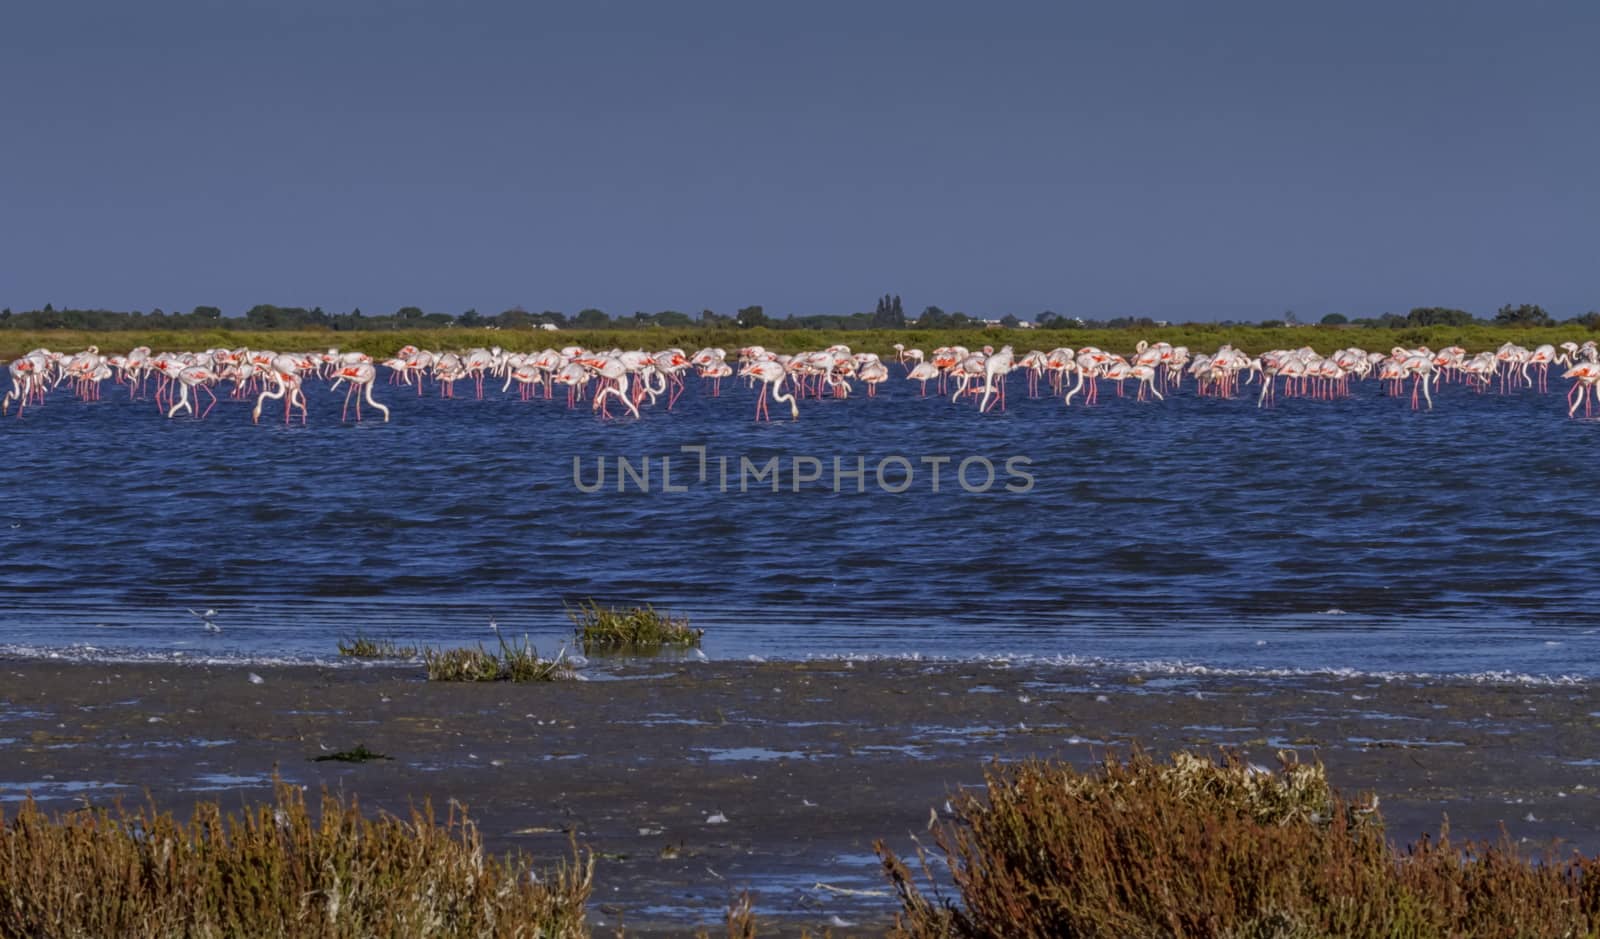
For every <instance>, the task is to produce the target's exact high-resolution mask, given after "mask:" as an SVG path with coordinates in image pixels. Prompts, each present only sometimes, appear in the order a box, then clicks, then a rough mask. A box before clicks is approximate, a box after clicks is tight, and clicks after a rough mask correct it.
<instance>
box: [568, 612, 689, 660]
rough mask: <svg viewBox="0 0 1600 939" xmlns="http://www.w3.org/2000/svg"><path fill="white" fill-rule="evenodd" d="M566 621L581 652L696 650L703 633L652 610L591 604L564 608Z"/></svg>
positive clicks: (686, 621) (683, 620)
mask: <svg viewBox="0 0 1600 939" xmlns="http://www.w3.org/2000/svg"><path fill="white" fill-rule="evenodd" d="M567 618H568V619H570V620H572V625H573V630H574V632H575V633H576V634H577V637H578V642H579V643H580V644H582V646H583V650H584V651H585V652H588V651H590V650H592V649H596V648H607V647H611V648H625V649H627V648H631V649H655V648H660V647H662V646H684V647H689V646H697V645H699V644H700V637H701V636H704V635H705V630H703V629H694V628H692V627H691V626H690V625H689V618H688V617H686V616H680V617H673V616H669V615H667V614H666V613H658V612H657V611H656V608H655V607H653V606H648V605H647V606H642V607H639V606H636V607H631V608H629V609H626V610H619V609H616V608H615V607H603V606H601V605H600V604H598V603H596V602H595V601H593V600H590V601H589V602H588V603H587V604H583V603H580V604H578V605H577V606H576V607H570V606H569V607H567Z"/></svg>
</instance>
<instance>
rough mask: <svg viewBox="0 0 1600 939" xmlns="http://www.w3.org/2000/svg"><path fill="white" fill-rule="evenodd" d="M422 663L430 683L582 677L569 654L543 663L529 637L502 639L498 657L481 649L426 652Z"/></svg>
mask: <svg viewBox="0 0 1600 939" xmlns="http://www.w3.org/2000/svg"><path fill="white" fill-rule="evenodd" d="M422 661H423V664H424V665H426V666H427V669H428V680H429V681H561V680H563V679H569V678H576V677H577V675H578V670H577V668H576V667H574V666H573V664H572V662H571V661H570V660H569V659H568V658H567V657H566V655H565V650H563V651H562V652H558V653H556V657H555V658H553V659H541V658H539V653H538V650H536V649H534V647H533V644H532V643H531V642H529V641H528V637H526V636H524V637H522V641H521V642H519V643H509V642H506V639H505V637H504V636H501V637H500V651H499V652H498V653H494V652H490V651H488V650H486V649H484V648H483V646H481V645H480V646H478V647H477V648H476V649H466V648H460V649H433V648H424V649H423V650H422Z"/></svg>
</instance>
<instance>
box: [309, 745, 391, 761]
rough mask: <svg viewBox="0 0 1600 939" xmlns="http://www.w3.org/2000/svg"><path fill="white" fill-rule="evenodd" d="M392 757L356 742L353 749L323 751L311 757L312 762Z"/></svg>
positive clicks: (386, 758) (371, 759) (388, 758)
mask: <svg viewBox="0 0 1600 939" xmlns="http://www.w3.org/2000/svg"><path fill="white" fill-rule="evenodd" d="M392 759H394V757H392V756H388V755H386V754H383V753H378V752H376V751H373V750H368V749H367V745H366V744H364V743H362V744H357V745H356V748H355V749H354V750H340V751H338V752H337V753H324V754H322V755H321V756H314V757H312V758H311V762H313V763H329V762H332V763H369V762H371V761H373V760H392Z"/></svg>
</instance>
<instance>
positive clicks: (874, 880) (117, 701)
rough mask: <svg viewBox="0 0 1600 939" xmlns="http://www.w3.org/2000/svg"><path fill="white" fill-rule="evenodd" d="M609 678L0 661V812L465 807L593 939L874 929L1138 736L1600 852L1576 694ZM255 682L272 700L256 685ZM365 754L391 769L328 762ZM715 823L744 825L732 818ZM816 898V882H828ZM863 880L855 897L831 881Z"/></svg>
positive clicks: (1581, 696) (1005, 680)
mask: <svg viewBox="0 0 1600 939" xmlns="http://www.w3.org/2000/svg"><path fill="white" fill-rule="evenodd" d="M590 671H591V673H593V674H595V675H596V679H595V680H591V681H584V682H562V683H552V684H536V685H509V684H488V685H446V684H429V683H428V682H426V681H424V680H423V678H422V674H421V669H420V668H419V667H417V666H414V665H396V666H387V665H385V666H355V667H341V668H322V667H314V666H295V667H275V668H262V667H259V666H257V667H249V668H247V667H242V666H201V665H154V664H114V665H113V664H64V663H52V662H47V661H38V660H12V661H6V662H0V805H3V804H9V803H11V802H14V801H15V800H16V799H19V798H21V796H22V793H23V792H24V791H25V790H31V791H33V792H34V794H35V796H36V797H38V798H40V799H42V800H45V801H44V804H45V805H46V806H52V807H62V808H65V807H67V806H69V805H71V804H72V800H74V799H78V798H83V797H88V798H91V799H94V800H96V801H109V800H110V799H112V798H114V797H118V796H120V797H122V798H124V799H134V798H140V797H142V795H143V793H144V792H146V791H148V792H149V793H150V794H151V796H152V797H153V798H154V799H155V800H156V802H157V803H158V804H160V805H162V806H165V807H171V808H175V809H180V810H182V809H184V808H186V807H187V806H188V805H189V804H190V803H192V802H193V800H194V799H196V798H200V797H206V798H218V799H220V800H221V801H222V803H223V805H224V806H225V807H236V806H239V805H243V804H245V803H247V802H254V801H258V800H261V799H263V798H267V797H268V796H269V795H270V792H269V788H270V779H271V775H272V773H273V772H274V771H276V772H278V773H280V774H281V775H282V777H283V778H284V779H286V780H289V781H291V782H294V783H299V784H305V785H308V786H311V787H312V788H313V789H315V788H317V787H319V786H329V787H331V788H334V789H338V790H342V791H344V792H346V793H351V794H355V795H357V796H359V798H360V799H361V801H362V803H363V804H364V805H365V806H367V807H369V808H387V809H393V810H403V809H404V808H405V807H406V806H407V805H408V804H409V803H410V802H412V801H420V800H422V799H425V798H431V799H432V800H433V802H434V804H435V805H436V806H438V807H441V808H442V806H443V805H444V803H445V802H446V801H447V800H449V799H452V798H453V799H456V800H457V801H459V802H461V803H464V804H465V805H466V806H467V807H468V809H469V811H470V813H471V815H472V816H473V817H474V818H475V819H476V820H477V821H478V822H479V824H480V826H481V828H482V830H483V832H484V834H485V836H486V838H487V840H488V842H489V846H490V848H491V849H493V850H495V851H504V850H508V849H515V850H520V851H523V852H525V853H527V854H529V855H531V856H533V857H534V858H536V859H554V858H557V857H560V856H562V855H564V854H565V853H566V852H567V850H568V839H569V837H570V836H571V834H575V835H576V837H577V838H578V840H579V841H580V843H582V844H583V845H585V846H587V847H589V848H591V849H593V850H594V851H595V852H597V853H598V854H599V856H600V861H599V867H598V874H597V880H598V885H597V889H596V893H595V898H594V904H593V908H592V910H591V921H592V923H593V924H594V925H595V926H596V931H597V932H601V931H604V930H608V929H610V928H611V927H614V926H615V925H616V924H617V923H618V922H619V921H621V922H623V923H624V924H625V925H626V927H627V929H628V932H629V934H634V935H678V934H683V933H685V932H686V931H687V929H686V926H687V925H689V924H696V923H709V922H712V921H714V920H716V919H717V918H718V917H719V916H720V914H721V911H722V909H723V908H724V906H725V905H726V903H727V901H728V899H729V897H730V896H731V895H733V894H734V893H736V892H737V891H738V890H740V889H742V888H750V889H752V890H753V891H754V892H755V893H756V894H757V895H758V907H759V908H760V909H761V910H762V911H764V912H766V913H767V914H769V915H770V916H772V917H778V918H780V919H781V921H782V922H783V924H784V925H785V926H786V927H788V929H795V930H797V929H798V928H799V927H800V926H802V925H804V926H811V927H813V928H815V927H818V926H827V925H829V924H830V922H832V923H834V924H835V926H837V925H838V924H839V923H840V922H844V923H850V924H854V928H851V927H845V928H843V929H840V930H839V931H840V932H841V933H848V934H854V933H856V932H858V931H859V932H860V933H861V934H871V933H872V932H873V928H874V927H875V926H878V925H881V924H883V923H885V922H887V921H888V919H889V918H890V916H891V914H892V909H893V908H892V901H891V900H890V898H889V897H888V896H887V894H886V893H884V894H881V895H871V894H874V893H878V892H880V891H882V889H883V886H884V885H883V883H882V881H881V879H880V877H879V876H878V872H877V867H876V863H875V859H874V858H873V857H872V847H871V846H872V842H873V840H874V839H875V838H880V837H881V838H884V839H886V840H887V841H888V842H889V843H890V845H891V846H893V847H894V848H895V849H896V850H907V851H909V850H913V849H914V844H913V842H912V840H911V839H912V836H913V835H916V834H921V833H925V832H926V829H927V827H928V822H929V811H930V809H937V808H942V806H943V805H944V801H945V798H946V795H947V794H948V793H949V792H951V791H953V790H954V789H956V788H957V787H960V786H971V785H974V784H976V783H978V782H980V781H981V778H982V769H983V766H984V764H985V763H986V762H987V761H989V760H991V759H1001V760H1012V759H1017V758H1021V757H1027V756H1046V757H1055V758H1060V759H1067V760H1071V761H1074V762H1076V763H1081V764H1087V763H1089V762H1091V761H1093V760H1097V759H1098V758H1099V757H1100V756H1101V755H1103V754H1104V753H1105V752H1106V750H1107V749H1108V748H1115V749H1117V750H1124V749H1125V748H1126V747H1127V746H1128V745H1130V744H1131V743H1133V742H1138V743H1140V744H1142V745H1144V746H1145V747H1147V748H1148V749H1150V750H1153V751H1155V752H1157V753H1165V752H1167V751H1170V750H1172V749H1176V748H1202V749H1204V748H1210V747H1215V746H1218V745H1229V746H1233V747H1237V748H1240V749H1241V750H1243V751H1244V752H1245V753H1246V754H1248V755H1249V757H1250V758H1251V759H1252V760H1254V761H1256V762H1261V763H1270V762H1272V760H1273V755H1274V753H1276V752H1277V751H1278V750H1280V749H1287V750H1294V751H1296V752H1297V753H1298V754H1299V755H1300V757H1301V758H1302V759H1313V758H1320V759H1322V760H1323V761H1324V762H1325V763H1326V764H1327V765H1328V767H1329V771H1330V773H1331V775H1332V777H1333V779H1334V781H1335V783H1336V784H1337V785H1339V786H1340V787H1341V788H1343V789H1345V790H1346V791H1347V792H1353V791H1358V790H1368V789H1371V790H1376V791H1377V792H1378V793H1379V794H1380V795H1381V797H1382V807H1383V811H1384V814H1385V817H1386V818H1387V820H1388V823H1389V831H1390V834H1391V836H1392V837H1394V838H1395V839H1397V840H1400V841H1407V840H1411V839H1413V838H1415V837H1416V836H1417V835H1419V834H1421V833H1423V832H1425V831H1427V832H1431V831H1435V830H1437V827H1438V824H1439V821H1440V818H1441V816H1442V815H1444V814H1446V813H1448V815H1449V817H1450V823H1451V828H1452V831H1453V833H1454V835H1455V836H1456V837H1458V838H1462V837H1494V836H1496V835H1497V834H1498V832H1499V828H1500V825H1501V824H1502V823H1503V824H1504V825H1505V826H1506V827H1507V828H1508V829H1509V830H1510V831H1511V832H1512V834H1513V835H1515V836H1517V837H1519V838H1523V839H1527V840H1528V841H1530V842H1535V843H1543V842H1547V841H1549V840H1551V839H1553V838H1562V839H1564V840H1565V841H1566V842H1568V843H1569V844H1570V845H1572V846H1575V847H1579V848H1582V849H1583V850H1586V851H1589V852H1595V851H1600V700H1597V698H1596V695H1595V693H1594V691H1593V690H1592V689H1591V688H1590V687H1589V686H1587V685H1549V686H1528V685H1517V684H1501V685H1496V684H1476V683H1470V682H1460V683H1449V682H1439V681H1433V682H1428V683H1423V682H1407V681H1378V680H1370V679H1336V678H1293V679H1288V678H1257V677H1251V678H1240V677H1179V678H1174V677H1170V676H1161V677H1149V678H1148V679H1145V678H1141V677H1139V676H1130V675H1126V674H1119V673H1113V672H1100V671H1094V670H1084V669H1077V668H1057V667H1038V666H1028V667H1020V666H1004V665H987V664H926V663H917V662H872V663H846V662H807V663H744V662H739V663H682V662H643V663H633V664H626V665H620V666H609V667H604V668H591V669H590ZM252 672H253V673H255V674H257V675H259V676H260V677H261V678H262V679H263V681H262V682H261V683H259V684H257V683H254V682H252V681H251V680H250V679H249V675H250V674H251V673H252ZM358 744H365V745H366V746H367V747H369V748H371V749H372V750H375V751H378V752H381V753H384V754H387V755H389V756H391V757H393V759H392V760H388V761H375V762H369V763H364V764H343V763H331V762H320V763H319V762H313V761H312V758H313V757H316V756H319V755H323V754H325V753H327V752H330V751H335V750H344V749H348V748H351V747H354V746H356V745H358ZM717 816H722V817H724V818H725V819H726V821H721V822H719V821H714V819H715V818H716V817H717ZM819 884H825V885H827V886H818V885H819ZM829 887H833V888H842V889H843V890H845V891H867V892H868V893H867V894H865V895H864V894H862V893H859V892H846V893H841V892H839V891H838V890H833V889H829Z"/></svg>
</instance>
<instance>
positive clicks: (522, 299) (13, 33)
mask: <svg viewBox="0 0 1600 939" xmlns="http://www.w3.org/2000/svg"><path fill="white" fill-rule="evenodd" d="M1596 50H1600V5H1597V4H1595V3H1593V2H1592V0H1588V2H1563V3H1539V2H1509V0H1504V2H1492V3H1484V2H1459V0H1451V2H1427V3H1423V2H1394V0H1385V2H1350V0H1341V2H1337V3H1330V2H1323V3H1301V2H1284V0H1270V2H1267V0H1263V2H1248V3H1238V2H1197V0H1182V2H1172V3H1155V2H1149V3H1146V2H1126V3H1122V2H1095V3H1087V2H1086V3H1062V2H1054V3H1003V2H996V3H977V2H965V3H948V2H943V0H919V2H914V3H912V2H886V0H883V2H872V0H850V2H833V0H806V2H803V3H802V2H791V3H777V2H770V3H769V2H760V0H739V2H698V0H683V2H665V0H649V2H599V0H584V2H570V3H565V2H563V3H535V2H499V0H485V2H443V0H439V2H373V0H315V2H309V0H149V2H143V3H132V2H127V0H96V2H74V0H51V2H27V3H23V2H16V3H6V4H4V5H0V305H5V306H9V307H11V308H13V309H18V310H20V309H29V308H33V307H36V306H41V305H43V304H44V303H46V302H51V303H54V304H55V305H56V306H57V307H64V306H74V307H109V308H115V309H143V310H149V309H152V308H155V307H161V308H163V309H166V310H168V311H172V310H188V309H189V308H190V307H192V306H194V305H196V304H214V305H217V306H221V307H222V308H223V309H224V311H225V312H226V313H228V314H230V315H231V314H238V313H241V312H242V311H243V310H244V309H245V308H247V307H248V306H250V305H252V304H255V303H277V304H283V305H297V306H313V305H320V306H322V307H323V308H324V309H327V310H329V311H345V310H348V309H350V308H352V307H357V306H359V307H360V308H362V309H363V310H364V311H366V312H369V313H374V312H391V311H393V310H394V309H395V308H397V307H399V306H404V305H416V306H420V307H423V308H424V309H427V310H429V311H441V312H451V313H460V312H462V311H464V310H466V309H468V308H469V307H470V308H476V309H477V310H479V311H480V312H483V313H495V312H499V311H500V310H503V309H506V308H508V307H511V306H514V305H522V306H524V307H527V308H528V309H531V310H534V311H538V310H542V309H555V310H562V311H565V312H567V313H569V314H571V313H575V312H576V311H578V310H579V309H582V308H584V307H587V306H597V307H600V308H601V309H604V310H606V311H607V312H610V313H612V314H613V315H617V314H631V313H632V312H633V311H635V310H648V311H658V310H664V309H677V310H683V311H686V312H690V313H697V312H698V311H699V310H701V309H702V308H706V307H710V308H712V309H716V310H718V311H720V312H732V311H733V310H734V309H735V308H737V307H740V306H745V305H748V304H752V303H761V304H764V305H765V306H766V307H767V309H768V311H769V312H771V313H775V314H779V315H782V314H789V313H823V312H838V313H844V312H850V311H854V310H870V309H871V308H872V306H873V303H874V300H875V298H876V297H877V296H879V295H881V294H883V293H886V292H890V293H898V294H900V295H902V296H903V297H904V298H905V306H906V308H907V311H908V312H909V313H914V312H915V311H918V310H920V309H922V307H923V306H925V305H927V304H937V305H939V306H941V307H943V308H944V309H946V310H949V311H956V310H960V311H964V312H968V313H973V314H986V315H995V316H998V315H1001V314H1004V313H1008V312H1009V313H1017V314H1020V315H1024V316H1031V315H1032V314H1035V313H1037V312H1039V311H1041V310H1044V309H1051V310H1055V311H1057V312H1059V313H1063V314H1070V315H1079V316H1086V317H1088V316H1094V317H1106V316H1116V315H1149V316H1154V317H1157V318H1161V319H1173V320H1184V319H1221V318H1234V319H1261V318H1265V317H1276V316H1280V315H1281V314H1282V313H1283V312H1284V310H1286V309H1293V310H1295V311H1296V312H1297V313H1298V314H1299V315H1300V317H1301V318H1302V319H1311V318H1316V317H1320V316H1321V315H1322V314H1324V313H1328V312H1343V313H1346V314H1350V315H1373V314H1377V313H1382V312H1384V311H1386V310H1394V311H1397V312H1404V311H1405V310H1407V309H1409V308H1410V307H1412V306H1419V305H1446V306H1456V307H1461V308H1465V309H1468V310H1472V311H1473V312H1476V313H1479V314H1483V313H1487V312H1491V311H1492V310H1493V309H1494V308H1495V307H1497V306H1499V305H1500V304H1503V303H1522V302H1532V303H1540V304H1542V305H1544V306H1545V307H1546V308H1547V309H1549V310H1551V312H1552V313H1555V314H1556V315H1558V316H1571V315H1575V314H1579V313H1582V312H1584V311H1586V310H1591V309H1600V251H1597V247H1600V238H1597V236H1596V226H1597V221H1600V185H1597V171H1596V168H1597V166H1600V119H1597V118H1600V113H1597V111H1600V74H1597V72H1600V64H1597V63H1600V56H1597V54H1596Z"/></svg>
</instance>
